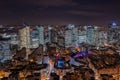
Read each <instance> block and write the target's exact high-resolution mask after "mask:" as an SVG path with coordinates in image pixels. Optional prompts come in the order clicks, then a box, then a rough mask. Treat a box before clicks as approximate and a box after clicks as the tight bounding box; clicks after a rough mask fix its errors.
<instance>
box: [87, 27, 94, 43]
mask: <svg viewBox="0 0 120 80" xmlns="http://www.w3.org/2000/svg"><path fill="white" fill-rule="evenodd" d="M94 33H95V29H94V27H93V26H87V43H89V44H93V43H94V41H95V40H94Z"/></svg>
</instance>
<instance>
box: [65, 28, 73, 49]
mask: <svg viewBox="0 0 120 80" xmlns="http://www.w3.org/2000/svg"><path fill="white" fill-rule="evenodd" d="M71 45H72V31H71V30H66V31H65V47H70V46H71Z"/></svg>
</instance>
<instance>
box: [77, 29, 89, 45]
mask: <svg viewBox="0 0 120 80" xmlns="http://www.w3.org/2000/svg"><path fill="white" fill-rule="evenodd" d="M86 42H87V37H86V31H85V30H79V31H78V43H86Z"/></svg>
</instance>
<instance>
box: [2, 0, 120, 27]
mask: <svg viewBox="0 0 120 80" xmlns="http://www.w3.org/2000/svg"><path fill="white" fill-rule="evenodd" d="M119 3H120V1H119V0H106V1H105V0H97V1H96V0H84V1H83V0H82V1H80V0H51V1H50V0H36V1H33V0H12V1H11V0H1V1H0V9H1V13H0V24H4V25H6V24H22V23H23V22H26V23H27V24H69V23H71V24H81V25H107V24H109V23H111V22H113V21H115V22H117V23H119V22H120V15H119V14H120V11H119V8H120V5H119Z"/></svg>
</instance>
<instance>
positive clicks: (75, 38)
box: [71, 27, 78, 47]
mask: <svg viewBox="0 0 120 80" xmlns="http://www.w3.org/2000/svg"><path fill="white" fill-rule="evenodd" d="M71 36H72V46H75V47H76V46H78V28H75V27H74V28H73V29H72V35H71Z"/></svg>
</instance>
